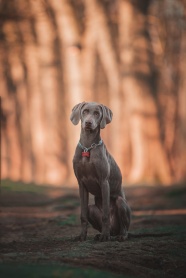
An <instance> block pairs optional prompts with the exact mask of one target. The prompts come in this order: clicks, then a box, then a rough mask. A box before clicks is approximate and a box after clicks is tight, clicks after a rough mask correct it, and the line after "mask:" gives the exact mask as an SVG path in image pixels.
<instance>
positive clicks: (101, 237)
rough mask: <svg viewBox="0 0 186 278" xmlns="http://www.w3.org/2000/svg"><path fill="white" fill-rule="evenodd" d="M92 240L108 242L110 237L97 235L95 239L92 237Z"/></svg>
mask: <svg viewBox="0 0 186 278" xmlns="http://www.w3.org/2000/svg"><path fill="white" fill-rule="evenodd" d="M94 240H96V241H101V242H103V241H110V235H109V234H97V235H96V236H95V237H94Z"/></svg>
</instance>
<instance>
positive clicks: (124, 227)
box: [116, 196, 131, 241]
mask: <svg viewBox="0 0 186 278" xmlns="http://www.w3.org/2000/svg"><path fill="white" fill-rule="evenodd" d="M116 206H117V209H118V219H119V226H120V229H119V234H118V236H117V237H118V240H119V241H123V240H125V239H126V238H127V237H128V229H129V226H130V218H131V212H130V208H129V206H128V204H127V202H126V200H125V199H124V198H122V197H121V196H119V197H118V198H117V199H116Z"/></svg>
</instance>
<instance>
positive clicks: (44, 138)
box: [0, 0, 186, 185]
mask: <svg viewBox="0 0 186 278" xmlns="http://www.w3.org/2000/svg"><path fill="white" fill-rule="evenodd" d="M0 95H1V178H2V179H6V178H9V179H11V180H14V181H18V180H21V181H23V182H26V183H27V182H35V183H37V184H52V185H75V184H77V183H76V181H75V178H74V174H73V169H72V157H73V153H74V149H75V147H76V144H77V142H78V140H79V132H80V125H79V126H78V127H75V126H73V125H72V123H71V122H70V120H69V118H70V113H71V110H72V108H73V106H74V105H75V104H77V103H79V102H82V101H96V102H100V103H103V104H105V105H107V106H108V107H109V108H110V109H111V110H112V111H113V114H114V117H113V121H112V123H111V124H110V125H108V126H107V127H106V128H105V129H104V130H102V138H103V140H104V141H105V143H106V145H107V147H108V149H109V151H110V152H111V154H112V155H113V156H114V158H115V160H116V161H117V163H118V164H119V166H120V168H121V170H122V174H123V180H124V182H126V183H128V184H136V183H143V184H154V183H156V184H157V183H158V184H160V183H161V184H164V185H167V184H172V183H178V182H182V181H185V180H186V1H185V0H156V1H155V0H154V1H153V0H151V1H150V0H143V1H138V0H131V1H129V0H27V1H25V0H12V1H7V0H0Z"/></svg>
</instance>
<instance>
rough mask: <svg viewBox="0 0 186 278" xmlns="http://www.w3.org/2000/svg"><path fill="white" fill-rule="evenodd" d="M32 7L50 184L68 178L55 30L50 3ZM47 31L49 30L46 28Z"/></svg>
mask: <svg viewBox="0 0 186 278" xmlns="http://www.w3.org/2000/svg"><path fill="white" fill-rule="evenodd" d="M30 5H31V9H32V11H33V13H34V14H35V15H37V16H36V22H35V30H36V34H37V45H38V54H39V56H38V62H39V67H40V69H39V70H40V80H39V85H40V91H41V94H42V98H43V104H42V105H43V107H42V109H43V110H44V118H45V122H44V123H43V126H44V127H45V131H44V133H45V143H44V152H45V157H46V159H45V180H46V182H47V183H52V182H54V183H55V184H60V183H61V180H62V179H64V177H65V168H64V167H63V165H62V162H61V161H60V159H59V157H60V155H61V153H62V152H63V151H64V150H62V148H61V142H60V135H59V133H58V124H59V117H58V99H59V96H58V91H59V89H58V80H57V67H56V57H55V53H54V43H55V37H56V33H55V30H54V29H53V28H52V25H51V24H50V20H49V17H48V14H47V13H46V8H47V6H46V5H44V3H43V2H41V1H38V2H37V3H36V2H34V1H30ZM46 30H47V31H46Z"/></svg>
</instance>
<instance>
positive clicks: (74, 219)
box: [58, 214, 77, 226]
mask: <svg viewBox="0 0 186 278" xmlns="http://www.w3.org/2000/svg"><path fill="white" fill-rule="evenodd" d="M76 224H77V215H75V214H71V215H69V216H68V217H67V218H66V219H64V220H61V221H58V225H59V226H66V225H68V226H74V225H76Z"/></svg>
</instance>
